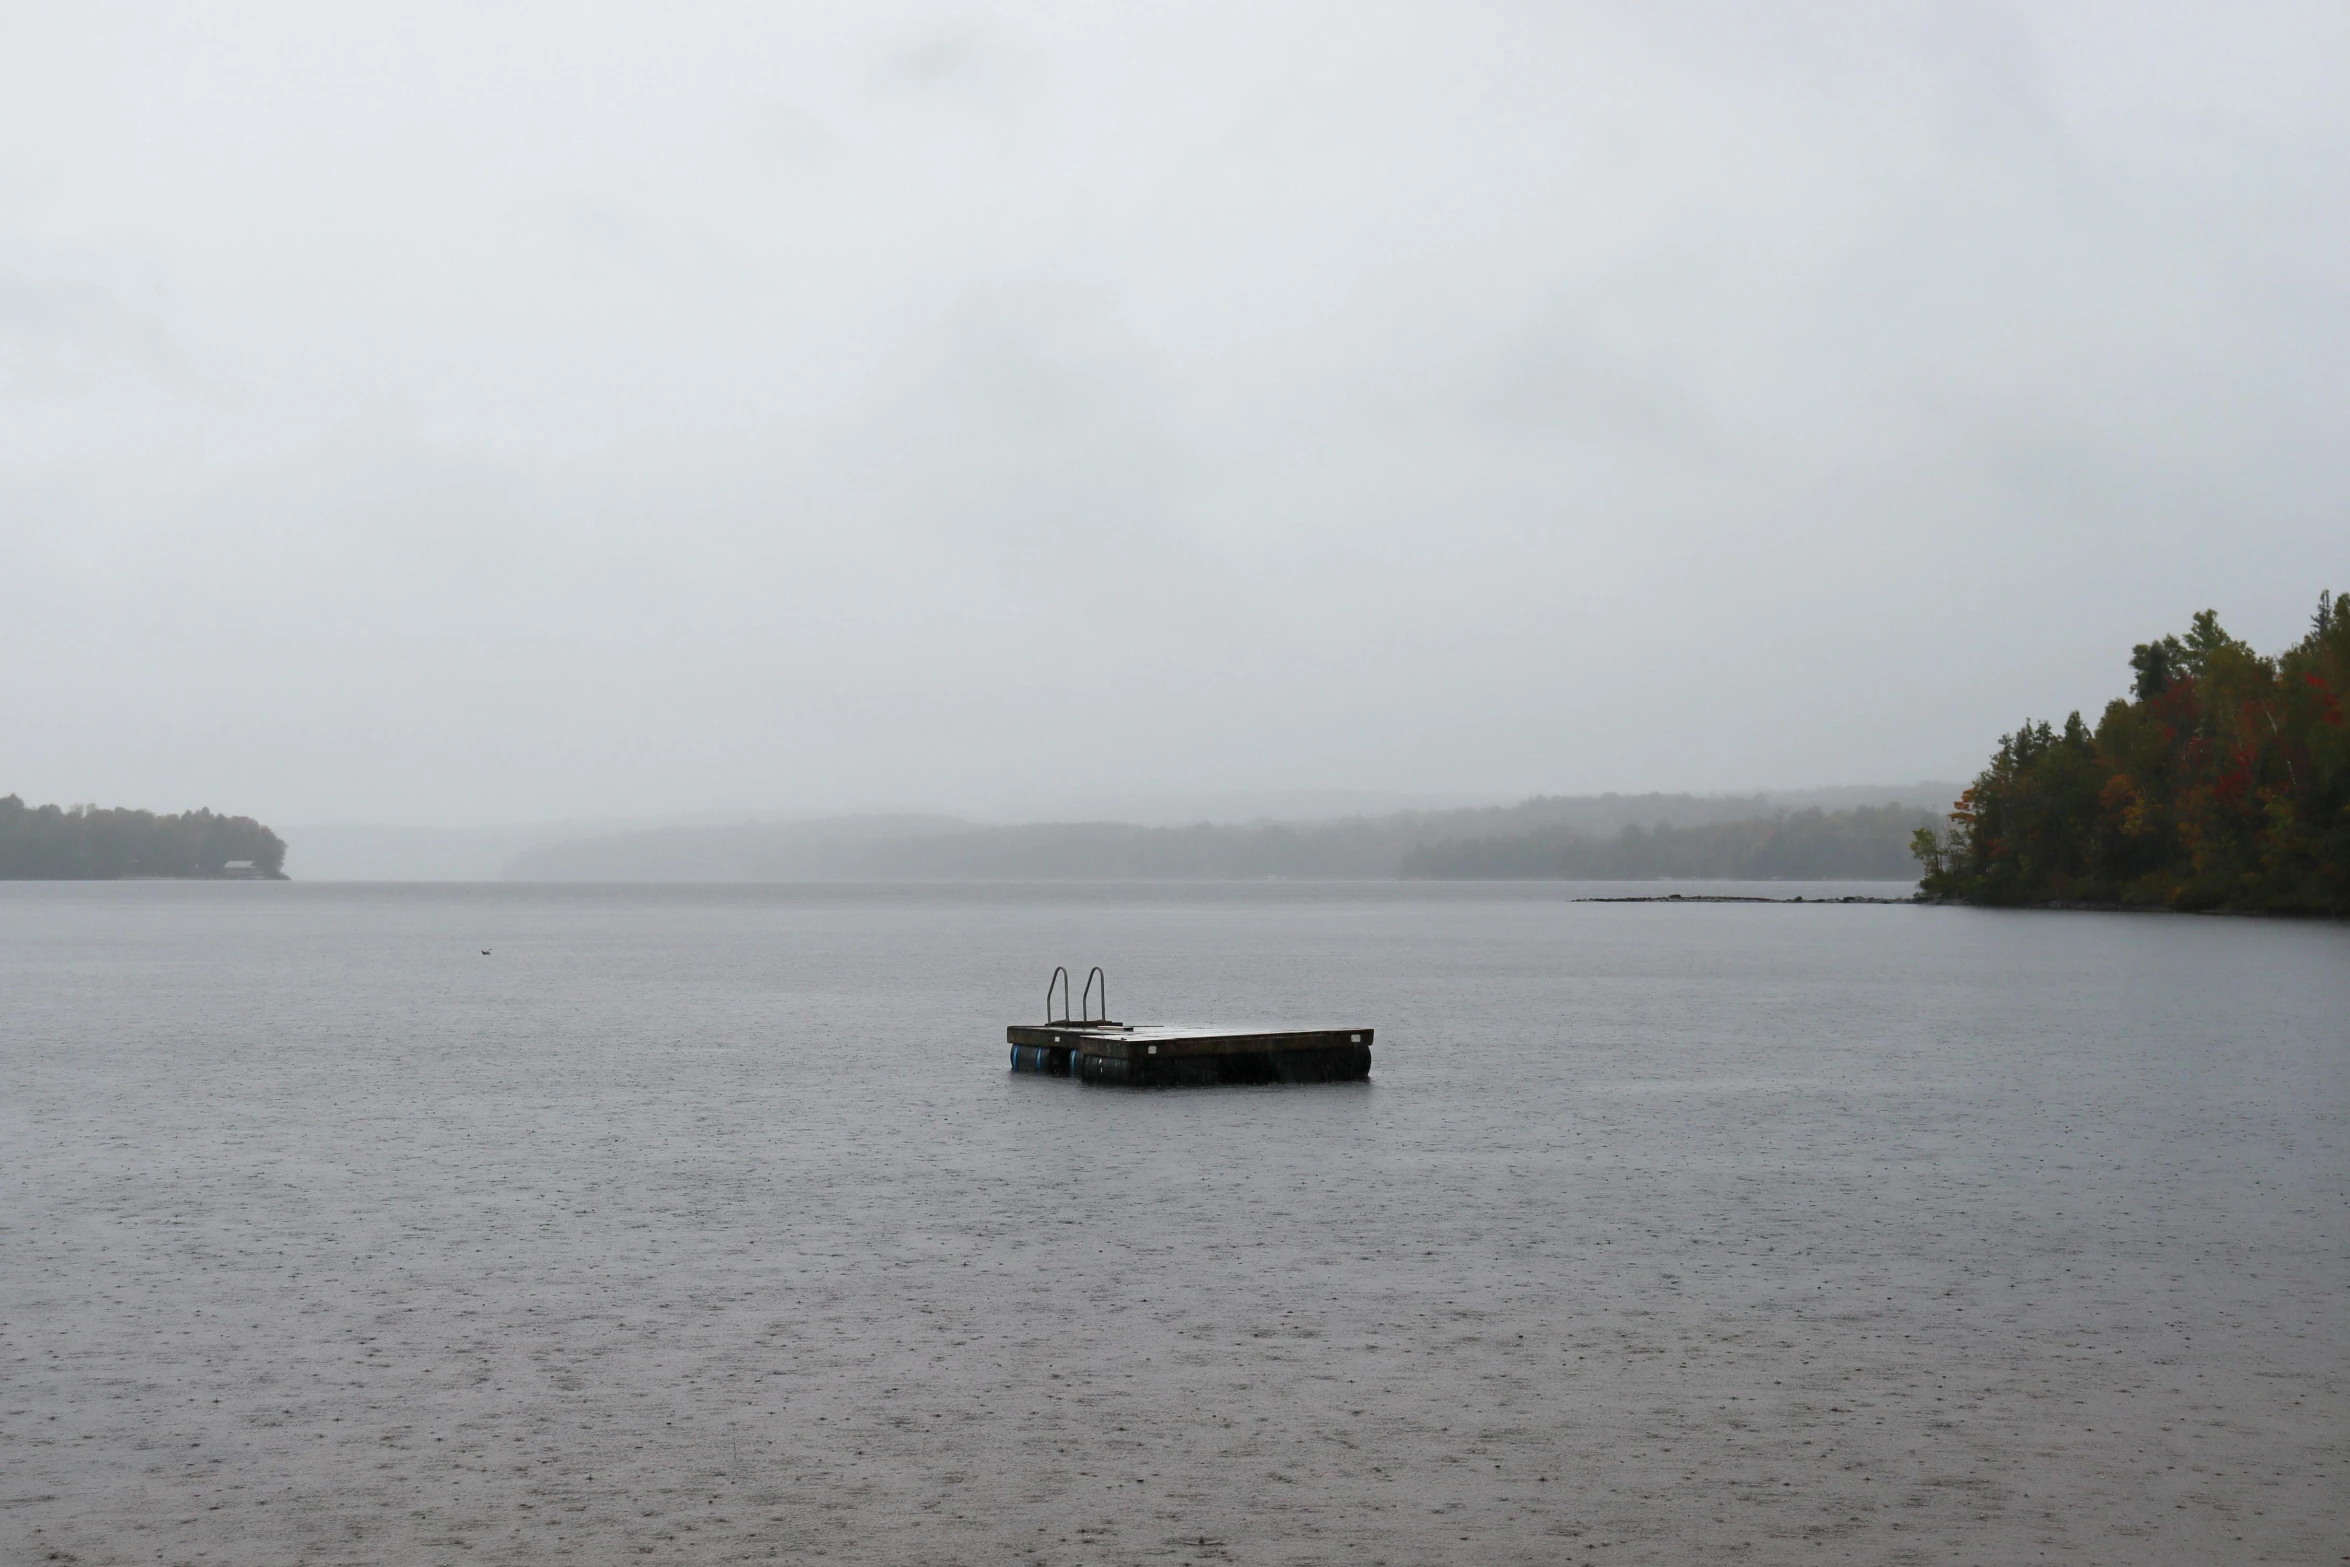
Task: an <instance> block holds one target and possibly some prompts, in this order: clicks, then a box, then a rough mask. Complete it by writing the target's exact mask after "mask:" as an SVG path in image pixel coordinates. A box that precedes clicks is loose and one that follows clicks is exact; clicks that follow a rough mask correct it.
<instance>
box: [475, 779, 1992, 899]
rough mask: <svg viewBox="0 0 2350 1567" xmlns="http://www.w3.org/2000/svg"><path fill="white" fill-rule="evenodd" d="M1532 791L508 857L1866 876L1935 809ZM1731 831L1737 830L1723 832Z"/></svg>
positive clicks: (756, 874)
mask: <svg viewBox="0 0 2350 1567" xmlns="http://www.w3.org/2000/svg"><path fill="white" fill-rule="evenodd" d="M1847 792H1848V791H1843V790H1835V791H1827V790H1821V791H1800V792H1793V793H1786V794H1764V793H1757V794H1750V795H1687V794H1645V795H1619V794H1602V795H1580V796H1540V797H1537V798H1535V799H1531V800H1525V801H1522V802H1520V803H1518V804H1516V805H1507V806H1483V807H1473V808H1468V809H1457V810H1444V811H1399V812H1394V813H1391V814H1388V815H1383V816H1358V817H1347V818H1342V819H1339V820H1335V821H1324V822H1306V823H1300V822H1270V821H1267V822H1253V823H1237V824H1236V823H1221V824H1211V823H1206V822H1202V823H1196V824H1194V825H1191V826H1184V827H1165V826H1141V825H1137V824H1134V823H1128V822H1054V823H1034V824H1029V825H1024V826H1008V827H991V826H980V825H975V824H973V823H970V822H965V821H960V820H957V819H955V818H952V817H934V816H911V817H907V816H897V817H846V818H838V819H834V820H828V821H813V822H785V823H749V824H744V825H741V826H734V827H669V828H654V829H646V830H642V831H636V832H625V833H610V834H598V835H592V836H585V837H581V838H576V839H572V840H569V841H564V842H557V843H550V844H544V845H541V846H539V847H536V848H533V849H530V850H528V851H526V852H524V853H521V854H518V855H516V856H515V857H514V858H513V859H511V860H509V861H508V862H507V865H506V871H505V874H506V876H507V878H508V879H510V880H518V881H669V882H691V881H736V882H764V881H931V880H942V881H960V880H1030V879H1034V880H1121V879H1135V880H1184V879H1199V880H1255V879H1262V878H1265V877H1282V878H1287V879H1292V880H1350V879H1354V880H1376V879H1387V878H1394V877H1399V876H1417V877H1459V878H1468V879H1476V878H1493V877H1528V876H1534V877H1546V876H1547V877H1603V878H1611V879H1612V878H1625V877H1631V878H1644V877H1655V876H1709V877H1746V876H1757V877H1792V878H1875V877H1886V878H1893V879H1902V880H1906V879H1908V878H1909V877H1910V876H1911V875H1913V874H1914V865H1915V862H1914V861H1912V860H1911V859H1910V858H1909V855H1908V847H1907V846H1908V843H1909V841H1910V836H1911V834H1912V833H1913V832H1914V831H1915V829H1916V828H1917V827H1918V826H1919V825H1920V824H1921V823H1922V822H1924V821H1926V820H1928V819H1929V818H1930V817H1931V816H1932V815H1933V814H1934V813H1936V812H1939V811H1941V810H1943V809H1946V808H1947V806H1948V802H1949V800H1950V799H1951V798H1952V796H1953V794H1954V793H1955V790H1954V789H1951V788H1949V787H1947V786H1944V785H1940V784H1931V783H1929V784H1921V785H1915V786H1911V787H1909V788H1893V789H1882V790H1861V791H1850V792H1851V793H1858V794H1862V795H1864V796H1867V797H1871V798H1872V799H1873V801H1874V803H1872V804H1870V805H1868V806H1864V807H1860V808H1858V809H1848V810H1842V811H1835V810H1824V809H1821V808H1820V805H1819V797H1822V796H1825V797H1828V798H1829V799H1837V798H1840V797H1842V796H1844V795H1845V794H1846V793H1847ZM1733 828H1740V829H1741V830H1737V831H1733V830H1731V829H1733Z"/></svg>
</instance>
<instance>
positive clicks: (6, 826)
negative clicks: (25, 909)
mask: <svg viewBox="0 0 2350 1567" xmlns="http://www.w3.org/2000/svg"><path fill="white" fill-rule="evenodd" d="M240 862H250V863H251V864H252V866H253V869H254V873H255V874H256V875H260V876H266V877H272V878H282V877H283V875H284V870H283V867H284V865H285V862H286V845H285V841H284V840H283V839H281V838H280V837H278V835H277V834H276V833H273V832H271V831H270V830H269V829H268V828H266V827H264V826H262V825H261V824H260V823H259V822H257V821H255V820H254V819H253V818H252V817H250V816H219V815H215V814H214V813H213V812H211V811H209V810H196V811H185V812H182V813H181V814H179V815H177V816H158V815H156V814H155V813H154V812H153V811H130V810H106V809H101V808H99V807H98V806H95V805H75V806H57V805H43V806H37V807H35V806H28V805H26V804H25V803H24V801H23V800H22V799H20V798H18V797H17V796H16V795H13V794H11V795H8V796H5V797H0V880H7V881H113V880H116V879H118V878H121V877H124V876H220V875H223V874H224V873H225V867H227V866H228V865H230V864H232V863H240Z"/></svg>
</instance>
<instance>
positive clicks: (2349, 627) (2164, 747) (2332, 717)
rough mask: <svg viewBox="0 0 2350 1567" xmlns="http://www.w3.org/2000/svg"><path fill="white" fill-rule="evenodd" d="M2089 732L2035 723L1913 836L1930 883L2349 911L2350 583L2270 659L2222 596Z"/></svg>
mask: <svg viewBox="0 0 2350 1567" xmlns="http://www.w3.org/2000/svg"><path fill="white" fill-rule="evenodd" d="M2130 667H2131V668H2132V670H2133V671H2135V673H2136V681H2135V687H2134V692H2133V695H2132V696H2131V697H2130V698H2129V699H2128V700H2121V699H2116V700H2115V701H2113V702H2112V703H2110V704H2108V705H2107V707H2106V709H2105V714H2104V716H2103V717H2102V718H2100V719H2099V720H2098V721H2097V728H2096V730H2095V732H2094V733H2092V732H2091V731H2090V729H2089V727H2088V725H2086V724H2084V723H2082V722H2081V715H2080V714H2079V713H2075V714H2073V715H2072V716H2071V717H2070V718H2068V719H2066V720H2065V722H2064V726H2063V728H2061V729H2058V728H2055V727H2052V726H2051V725H2049V724H2047V723H2037V724H2034V723H2026V724H2025V725H2024V726H2023V727H2022V728H2020V729H2018V730H2017V731H2016V732H2015V733H2014V734H2011V735H2003V736H2001V737H2000V741H1999V751H1998V753H1997V754H1996V755H1995V756H1993V757H1992V758H1991V765H1990V766H1989V767H1987V768H1985V769H1984V770H1983V773H1982V775H1981V776H1980V777H1978V778H1977V779H1976V780H1975V782H1974V785H1973V787H1971V788H1969V789H1968V790H1967V791H1966V793H1965V794H1963V795H1961V796H1960V797H1959V800H1958V803H1957V805H1956V806H1954V807H1953V808H1952V810H1951V813H1950V822H1949V826H1948V827H1947V828H1946V829H1945V830H1944V831H1942V832H1940V833H1937V832H1935V831H1934V830H1932V829H1931V828H1926V829H1921V830H1920V831H1919V833H1918V835H1917V838H1916V841H1915V843H1914V845H1913V848H1914V851H1915V853H1916V854H1917V857H1918V859H1919V861H1920V862H1921V863H1922V864H1923V865H1924V867H1925V876H1924V878H1923V882H1922V885H1923V888H1924V891H1925V892H1926V893H1927V894H1928V895H1930V896H1937V897H1947V898H1955V899H1959V900H1962V901H1964V902H1969V903H1989V904H2032V903H2098V904H2116V905H2123V906H2130V907H2148V908H2171V909H2244V910H2260V911H2266V912H2271V913H2290V914H2332V915H2350V597H2337V596H2336V595H2334V594H2332V593H2324V594H2320V595H2319V597H2318V601H2317V614H2316V616H2315V617H2314V618H2313V619H2312V621H2311V624H2310V629H2309V634H2308V635H2307V636H2305V637H2303V638H2302V639H2301V640H2300V642H2298V643H2296V644H2295V645H2294V646H2292V647H2290V648H2288V649H2286V650H2285V651H2284V652H2283V653H2282V654H2280V655H2278V656H2277V657H2275V658H2264V657H2262V656H2261V655H2260V654H2258V653H2255V652H2254V651H2253V650H2252V649H2251V648H2250V647H2248V646H2247V645H2245V644H2244V643H2242V642H2239V641H2238V640H2236V639H2235V638H2234V637H2231V636H2229V635H2228V634H2227V633H2226V632H2225V631H2223V630H2222V629H2221V628H2220V624H2219V617H2218V616H2217V615H2216V614H2214V613H2213V612H2212V611H2210V610H2205V611H2204V612H2203V613H2202V614H2200V615H2197V616H2196V617H2195V619H2194V623H2193V625H2191V626H2190V627H2189V628H2188V631H2187V634H2186V635H2185V636H2184V637H2176V636H2170V637H2164V638H2162V639H2161V640H2160V641H2158V642H2145V643H2140V644H2139V645H2138V646H2137V647H2136V648H2135V649H2134V650H2132V652H2131V655H2130Z"/></svg>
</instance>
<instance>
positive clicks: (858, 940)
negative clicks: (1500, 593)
mask: <svg viewBox="0 0 2350 1567" xmlns="http://www.w3.org/2000/svg"><path fill="white" fill-rule="evenodd" d="M1582 890H1586V889H1562V888H1559V887H1490V888H1478V889H1458V888H1446V887H1429V886H1422V887H1410V886H1406V887H1395V886H1384V885H1382V886H1346V887H1305V886H1263V887H1259V886H1247V887H1135V886H1121V887H1085V888H1052V889H1043V888H925V889H879V888H833V889H788V888H782V889H768V888H692V889H598V888H530V887H508V886H482V887H446V888H420V887H408V888H399V887H374V888H366V887H342V888H338V887H332V886H318V885H304V884H298V883H297V884H290V885H173V884H122V885H112V886H28V885H9V886H0V1152H4V1155H5V1157H0V1361H4V1363H5V1367H4V1369H5V1377H4V1382H0V1550H4V1551H5V1552H6V1557H7V1559H8V1560H11V1561H18V1560H21V1561H45V1560H59V1561H78V1562H83V1563H99V1562H122V1563H130V1562H158V1561H161V1562H182V1561H208V1562H226V1563H252V1564H272V1563H295V1562H395V1563H409V1562H442V1561H446V1562H459V1561H463V1562H478V1563H497V1562H516V1563H521V1562H528V1563H539V1562H557V1561H587V1562H616V1561H623V1560H640V1559H644V1558H646V1557H650V1558H652V1559H654V1560H678V1561H694V1562H712V1561H733V1560H768V1559H776V1560H783V1561H805V1560H811V1559H815V1558H819V1557H828V1558H831V1559H836V1560H844V1561H872V1562H941V1563H947V1562H979V1561H987V1562H1044V1563H1079V1562H1103V1563H1108V1562H1187V1561H1202V1560H1204V1561H1238V1562H1268V1563H1269V1562H1308V1561H1327V1562H1348V1563H1353V1562H1379V1561H1385V1562H1389V1563H1393V1564H1396V1567H1403V1564H1407V1563H1423V1562H1445V1561H1457V1562H1463V1563H1472V1562H1474V1563H1489V1562H1518V1561H1526V1562H1533V1561H1544V1562H1556V1561H1576V1562H1582V1561H1590V1562H1623V1561H1642V1562H1660V1563H1661V1562H1685V1561H1695V1560H1705V1561H1716V1560H1720V1561H1751V1562H1780V1561H1788V1562H1794V1561H1802V1562H1813V1561H1851V1562H1906V1561H1916V1562H1952V1563H1959V1562H2014V1561H2030V1560H2036V1559H2045V1560H2049V1561H2062V1562H2083V1563H2085V1562H2111V1563H2146V1562H2182V1563H2185V1562H2196V1563H2205V1562H2220V1561H2229V1562H2236V1561H2257V1560H2269V1561H2290V1562H2329V1563H2330V1562H2336V1561H2339V1560H2341V1559H2343V1558H2344V1553H2345V1551H2350V1544H2346V1543H2345V1540H2346V1538H2350V1537H2346V1536H2345V1533H2344V1529H2343V1524H2342V1520H2343V1517H2344V1516H2345V1512H2346V1510H2350V1471H2346V1469H2345V1459H2346V1457H2350V1454H2346V1453H2345V1451H2344V1447H2345V1433H2346V1430H2350V1419H2346V1417H2350V1391H2346V1387H2345V1379H2346V1377H2350V1306H2346V1304H2345V1302H2346V1301H2350V1246H2346V1243H2350V1201H2346V1199H2350V932H2346V931H2345V930H2344V929H2343V928H2342V927H2339V926H2320V925H2297V924H2288V923H2279V922H2267V921H2248V920H2222V919H2194V918H2169V917H2127V916H2109V915H2089V914H2045V913H2039V914H1993V913H1984V912H1977V911H1968V910H1958V909H1931V908H1916V907H1874V906H1858V905H1855V906H1845V905H1837V906H1831V907H1800V908H1798V907H1789V906H1766V907H1756V906H1745V905H1695V906H1686V905H1685V906H1681V907H1672V906H1660V905H1653V904H1649V905H1594V904H1577V903H1573V902H1570V901H1568V899H1569V898H1570V897H1571V896H1572V895H1574V894H1575V893H1576V892H1578V891H1582ZM1774 890H1777V891H1781V892H1792V891H1794V890H1798V889H1793V888H1782V889H1774ZM1838 890H1842V889H1838ZM1880 890H1881V889H1880ZM484 948H487V949H489V950H488V951H487V953H486V954H485V952H484V951H483V949H484ZM1097 962H1098V963H1101V964H1103V965H1104V966H1105V967H1106V968H1107V969H1108V971H1109V974H1110V977H1111V982H1112V1001H1113V1003H1114V1007H1115V1010H1116V1012H1117V1013H1118V1015H1120V1016H1122V1017H1127V1018H1131V1019H1137V1020H1147V1021H1163V1022H1207V1021H1238V1020H1247V1019H1261V1020H1295V1021H1327V1022H1332V1023H1359V1024H1362V1025H1365V1026H1370V1027H1374V1028H1376V1029H1377V1031H1378V1034H1377V1041H1378V1042H1377V1053H1376V1065H1375V1068H1374V1074H1373V1080H1372V1082H1370V1083H1369V1084H1367V1085H1341V1086H1326V1087H1317V1088H1258V1089H1219V1090H1202V1091H1190V1092H1162V1093H1147V1092H1146V1093H1135V1092H1122V1091H1118V1090H1106V1089H1091V1088H1086V1087H1083V1086H1080V1085H1076V1084H1072V1083H1069V1082H1066V1081H1059V1080H1052V1079H1040V1078H1031V1077H1013V1076H1010V1075H1008V1074H1007V1073H1006V1072H1005V1070H1004V1048H1003V1026H1004V1024H1006V1023H1008V1022H1014V1021H1025V1020H1027V1019H1029V1018H1031V1017H1033V1016H1035V1015H1036V1014H1037V1013H1038V1012H1039V1011H1040V1008H1041V1003H1042V992H1043V981H1044V977H1045V974H1046V973H1047V971H1048V970H1049V969H1050V967H1051V966H1052V965H1053V964H1054V963H1068V964H1070V965H1072V966H1073V967H1074V968H1075V969H1076V970H1077V972H1078V973H1079V974H1080V975H1082V974H1083V972H1084V968H1085V966H1087V965H1090V964H1093V963H1097Z"/></svg>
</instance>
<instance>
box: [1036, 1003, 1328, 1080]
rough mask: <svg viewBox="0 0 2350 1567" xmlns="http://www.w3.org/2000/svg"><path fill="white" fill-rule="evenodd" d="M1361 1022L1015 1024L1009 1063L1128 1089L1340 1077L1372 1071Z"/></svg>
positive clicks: (1104, 1021)
mask: <svg viewBox="0 0 2350 1567" xmlns="http://www.w3.org/2000/svg"><path fill="white" fill-rule="evenodd" d="M1371 1032H1372V1031H1371V1030H1370V1029H1367V1028H1177V1027H1168V1026H1163V1025H1159V1024H1147V1023H1113V1022H1109V1021H1107V1020H1106V1019H1105V1020H1098V1021H1091V1022H1069V1021H1062V1022H1055V1023H1015V1024H1013V1025H1012V1026H1011V1027H1009V1028H1007V1029H1005V1030H1004V1037H1005V1039H1006V1041H1007V1042H1009V1043H1010V1045H1011V1047H1012V1070H1013V1071H1015V1072H1041V1073H1044V1074H1045V1075H1047V1076H1051V1077H1074V1078H1077V1079H1078V1080H1079V1081H1081V1082H1087V1083H1104V1084H1111V1085H1116V1086H1124V1087H1132V1088H1195V1087H1209V1086H1212V1085H1215V1084H1218V1083H1343V1082H1353V1081H1357V1080H1359V1079H1362V1078H1366V1077H1369V1076H1370V1075H1371Z"/></svg>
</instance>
